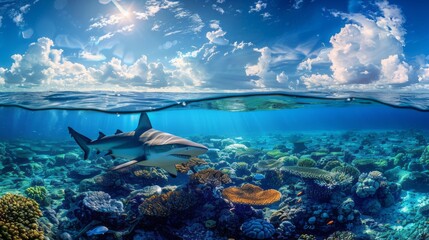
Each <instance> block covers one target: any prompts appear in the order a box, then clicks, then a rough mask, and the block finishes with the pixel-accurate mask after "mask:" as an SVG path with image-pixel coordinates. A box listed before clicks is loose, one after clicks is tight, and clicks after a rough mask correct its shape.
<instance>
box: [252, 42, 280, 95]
mask: <svg viewBox="0 0 429 240" xmlns="http://www.w3.org/2000/svg"><path fill="white" fill-rule="evenodd" d="M253 50H254V51H256V52H259V53H260V54H261V56H260V57H259V58H258V62H257V63H256V64H254V65H250V64H248V65H246V67H245V71H246V75H247V76H250V77H256V79H254V80H252V82H253V83H254V84H255V86H256V87H258V88H265V87H279V83H281V82H282V81H283V80H285V79H287V76H286V75H285V74H284V72H282V73H280V74H279V76H277V75H276V74H275V73H274V72H273V71H272V70H271V64H272V63H273V61H274V59H273V56H272V54H273V51H272V50H271V49H270V48H268V47H263V48H259V49H258V48H255V49H253ZM279 80H280V81H279Z"/></svg>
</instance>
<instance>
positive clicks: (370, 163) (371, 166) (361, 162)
mask: <svg viewBox="0 0 429 240" xmlns="http://www.w3.org/2000/svg"><path fill="white" fill-rule="evenodd" d="M352 164H353V165H354V166H355V167H356V168H357V169H359V170H360V171H361V172H370V171H374V170H377V171H384V170H385V169H387V167H388V165H389V164H388V161H387V160H386V159H375V158H361V159H355V160H353V162H352Z"/></svg>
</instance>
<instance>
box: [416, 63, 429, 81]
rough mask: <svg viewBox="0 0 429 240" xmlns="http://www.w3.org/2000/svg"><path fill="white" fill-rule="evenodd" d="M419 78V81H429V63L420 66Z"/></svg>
mask: <svg viewBox="0 0 429 240" xmlns="http://www.w3.org/2000/svg"><path fill="white" fill-rule="evenodd" d="M417 78H418V80H419V82H427V81H429V64H426V65H424V66H421V67H420V68H419V70H418V76H417Z"/></svg>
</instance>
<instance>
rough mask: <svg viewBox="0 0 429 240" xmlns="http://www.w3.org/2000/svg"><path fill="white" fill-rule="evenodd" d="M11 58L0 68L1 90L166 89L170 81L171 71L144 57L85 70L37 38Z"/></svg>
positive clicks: (85, 55) (84, 55)
mask: <svg viewBox="0 0 429 240" xmlns="http://www.w3.org/2000/svg"><path fill="white" fill-rule="evenodd" d="M80 57H81V58H83V59H86V60H101V59H102V58H105V57H104V56H102V55H100V54H91V53H89V52H85V51H82V52H81V53H80ZM12 59H13V63H12V65H11V67H10V68H0V83H1V84H2V85H3V86H4V87H11V88H12V87H18V86H20V87H27V88H28V87H42V88H44V89H50V88H53V89H70V88H82V89H85V87H97V86H98V87H105V86H108V85H115V86H123V87H129V86H138V87H144V88H163V87H167V86H169V82H170V81H171V72H169V71H168V70H166V69H165V68H164V66H163V64H161V63H160V62H149V61H148V59H147V57H146V56H144V55H143V56H142V57H140V58H139V59H138V60H137V61H135V62H134V63H133V64H131V65H126V64H123V63H122V61H121V60H120V59H117V58H112V59H111V60H110V61H108V62H104V63H102V64H101V65H99V66H98V67H86V66H84V65H82V64H80V63H76V62H72V61H69V60H67V58H65V57H64V56H63V51H62V50H61V49H55V48H54V44H53V41H52V40H51V39H49V38H39V39H38V40H37V42H34V43H31V44H30V45H29V47H28V49H27V51H26V52H25V53H24V54H22V55H21V54H15V55H13V56H12ZM103 84H107V85H103Z"/></svg>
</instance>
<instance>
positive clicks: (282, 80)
mask: <svg viewBox="0 0 429 240" xmlns="http://www.w3.org/2000/svg"><path fill="white" fill-rule="evenodd" d="M288 80H289V77H288V76H287V75H286V73H285V72H283V71H282V72H281V73H280V74H277V76H276V81H277V82H278V83H286V82H287V81H288Z"/></svg>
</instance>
